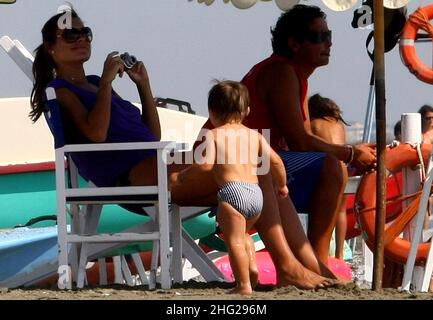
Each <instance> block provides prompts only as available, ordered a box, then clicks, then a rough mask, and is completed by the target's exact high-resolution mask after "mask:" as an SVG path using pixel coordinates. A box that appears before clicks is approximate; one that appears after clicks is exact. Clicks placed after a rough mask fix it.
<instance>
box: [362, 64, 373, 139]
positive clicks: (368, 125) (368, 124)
mask: <svg viewBox="0 0 433 320" xmlns="http://www.w3.org/2000/svg"><path fill="white" fill-rule="evenodd" d="M375 103H376V99H375V96H374V66H373V67H372V68H371V76H370V91H369V93H368V102H367V112H366V113H365V120H364V132H363V134H362V142H363V143H370V142H371V131H372V128H373V123H374V112H375Z"/></svg>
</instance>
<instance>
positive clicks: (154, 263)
mask: <svg viewBox="0 0 433 320" xmlns="http://www.w3.org/2000/svg"><path fill="white" fill-rule="evenodd" d="M158 259H159V241H158V240H154V241H153V245H152V259H151V262H150V274H149V289H151V290H153V289H155V288H156V271H157V269H158Z"/></svg>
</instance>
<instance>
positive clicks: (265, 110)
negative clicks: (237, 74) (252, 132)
mask: <svg viewBox="0 0 433 320" xmlns="http://www.w3.org/2000/svg"><path fill="white" fill-rule="evenodd" d="M281 60H286V58H284V57H282V56H278V55H276V54H272V55H271V56H270V57H269V58H267V59H265V60H263V61H262V62H259V63H258V64H256V65H255V66H254V67H253V68H252V69H251V70H250V72H248V74H247V75H246V76H245V77H244V78H243V79H242V81H241V82H242V83H243V84H244V85H245V86H246V87H247V88H248V92H249V94H250V114H249V115H248V117H247V118H246V119H245V120H244V122H243V123H244V124H245V125H246V126H247V127H249V128H251V129H258V130H259V131H262V130H263V129H270V133H271V141H270V144H271V146H272V148H274V149H275V150H285V149H287V144H286V142H285V139H284V136H283V133H282V130H281V129H280V127H279V125H278V121H277V119H276V118H275V116H274V114H273V112H272V110H271V109H270V108H269V107H268V106H267V105H266V104H265V102H264V101H263V100H262V99H261V98H260V96H259V93H258V90H257V76H258V75H259V74H260V71H261V70H262V68H264V67H266V66H267V65H269V64H271V63H274V62H275V61H281ZM294 70H295V73H296V74H298V73H297V71H296V68H294ZM298 79H299V76H298ZM299 87H300V92H299V96H300V101H299V102H300V105H301V112H302V118H303V120H304V121H305V120H306V115H305V112H304V109H303V105H304V102H305V99H306V96H307V89H308V82H307V80H300V81H299Z"/></svg>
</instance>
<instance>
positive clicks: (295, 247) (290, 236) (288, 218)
mask: <svg viewBox="0 0 433 320" xmlns="http://www.w3.org/2000/svg"><path fill="white" fill-rule="evenodd" d="M278 204H279V210H280V212H281V221H282V225H283V228H284V234H285V237H286V238H287V242H288V243H290V247H291V248H292V251H293V254H294V255H295V256H296V258H297V259H298V260H299V261H300V262H301V263H302V264H303V265H304V266H305V267H306V268H308V269H309V270H312V271H314V272H315V273H317V274H320V275H322V276H324V277H327V278H332V279H336V276H335V275H334V274H333V273H332V272H331V271H330V270H329V269H328V267H327V266H326V265H325V264H324V263H322V262H321V261H320V260H319V258H318V256H317V254H316V253H315V252H314V250H313V247H312V246H311V244H310V242H309V241H308V238H307V236H306V234H305V232H304V229H303V228H302V224H301V221H300V220H299V217H298V213H297V212H296V208H295V206H294V205H293V202H292V200H291V199H290V197H287V198H284V199H279V201H278Z"/></svg>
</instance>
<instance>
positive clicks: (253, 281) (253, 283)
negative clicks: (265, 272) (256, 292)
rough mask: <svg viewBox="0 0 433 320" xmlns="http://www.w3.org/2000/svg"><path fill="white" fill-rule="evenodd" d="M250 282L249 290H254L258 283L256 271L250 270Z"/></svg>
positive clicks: (257, 272)
mask: <svg viewBox="0 0 433 320" xmlns="http://www.w3.org/2000/svg"><path fill="white" fill-rule="evenodd" d="M250 282H251V288H253V289H254V288H255V287H256V286H257V283H258V282H259V271H258V270H257V268H256V269H250Z"/></svg>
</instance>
